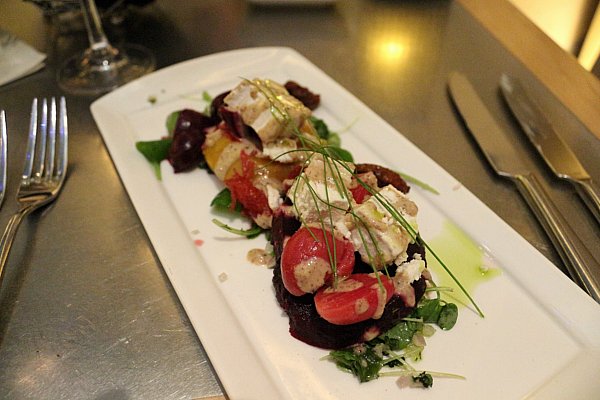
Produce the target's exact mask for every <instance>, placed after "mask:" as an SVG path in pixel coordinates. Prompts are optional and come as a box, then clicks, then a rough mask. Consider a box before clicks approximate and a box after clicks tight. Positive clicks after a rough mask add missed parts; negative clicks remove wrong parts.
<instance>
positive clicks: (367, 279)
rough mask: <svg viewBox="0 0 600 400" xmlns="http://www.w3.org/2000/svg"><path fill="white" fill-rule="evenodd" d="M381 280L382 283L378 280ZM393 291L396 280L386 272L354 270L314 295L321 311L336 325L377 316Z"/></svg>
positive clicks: (318, 310) (318, 309)
mask: <svg viewBox="0 0 600 400" xmlns="http://www.w3.org/2000/svg"><path fill="white" fill-rule="evenodd" d="M379 281H381V283H380V282H379ZM393 294H394V282H393V281H392V280H391V279H390V278H388V277H387V276H386V275H383V274H379V280H378V279H377V276H376V275H375V274H353V275H350V276H349V277H347V278H346V279H344V280H341V281H339V282H338V284H337V287H335V288H333V287H323V288H321V289H320V290H319V291H318V292H317V294H316V295H315V306H316V307H317V312H318V313H319V315H320V316H321V317H322V318H323V319H325V320H326V321H328V322H331V323H332V324H335V325H350V324H355V323H357V322H361V321H365V320H367V319H369V318H373V317H375V318H378V317H380V316H381V314H382V313H383V310H384V307H385V305H386V304H387V302H388V301H389V300H390V299H391V297H392V295H393Z"/></svg>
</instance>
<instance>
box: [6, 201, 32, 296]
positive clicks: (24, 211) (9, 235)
mask: <svg viewBox="0 0 600 400" xmlns="http://www.w3.org/2000/svg"><path fill="white" fill-rule="evenodd" d="M33 209H34V208H33V207H29V206H27V207H22V208H21V209H19V211H17V212H16V213H15V214H14V215H13V216H12V217H11V218H10V220H9V221H8V224H7V225H6V228H5V229H4V233H3V234H2V238H0V286H2V279H3V278H4V266H5V265H6V261H7V260H8V254H9V253H10V248H11V247H12V244H13V241H14V239H15V236H16V235H17V230H18V229H19V226H20V225H21V221H23V218H25V217H26V216H27V215H28V214H29V213H31V212H32V211H33Z"/></svg>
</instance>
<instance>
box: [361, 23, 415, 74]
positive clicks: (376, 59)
mask: <svg viewBox="0 0 600 400" xmlns="http://www.w3.org/2000/svg"><path fill="white" fill-rule="evenodd" d="M367 43H368V51H367V55H368V57H369V58H368V59H369V63H371V64H373V65H376V66H377V67H378V68H385V69H387V68H389V69H393V68H396V67H398V65H400V64H401V63H403V62H404V61H405V60H406V58H407V57H408V54H409V50H410V47H409V46H408V44H407V39H406V38H405V37H404V36H402V35H401V34H399V33H392V32H373V34H372V35H371V37H369V38H368V42H367Z"/></svg>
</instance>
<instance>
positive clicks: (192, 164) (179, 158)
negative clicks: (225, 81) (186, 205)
mask: <svg viewBox="0 0 600 400" xmlns="http://www.w3.org/2000/svg"><path fill="white" fill-rule="evenodd" d="M211 126H214V121H213V120H212V119H211V118H210V117H208V116H206V115H204V114H202V113H199V112H197V111H194V110H189V109H184V110H181V111H180V112H179V117H178V118H177V123H176V124H175V130H174V131H173V143H172V144H171V147H170V148H169V154H168V160H169V162H170V163H171V165H172V166H173V170H174V171H175V172H182V171H187V170H190V169H192V168H196V167H197V166H198V164H200V163H201V162H202V161H203V160H204V156H203V155H202V144H203V143H204V139H205V137H206V133H205V129H206V128H208V127H211Z"/></svg>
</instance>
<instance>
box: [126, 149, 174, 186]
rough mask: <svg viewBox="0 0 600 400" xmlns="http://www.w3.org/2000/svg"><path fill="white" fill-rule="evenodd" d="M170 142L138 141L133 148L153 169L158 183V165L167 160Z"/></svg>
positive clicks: (160, 177) (159, 178) (159, 177)
mask: <svg viewBox="0 0 600 400" xmlns="http://www.w3.org/2000/svg"><path fill="white" fill-rule="evenodd" d="M171 142H172V140H171V139H161V140H150V141H139V142H136V143H135V148H136V149H137V150H138V151H139V152H140V153H142V154H143V155H144V157H146V160H148V161H149V162H150V164H151V165H152V167H153V168H154V174H155V175H156V178H157V179H158V180H159V181H160V180H161V179H162V176H161V174H160V163H161V161H163V160H166V159H167V157H168V155H169V148H170V147H171Z"/></svg>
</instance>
